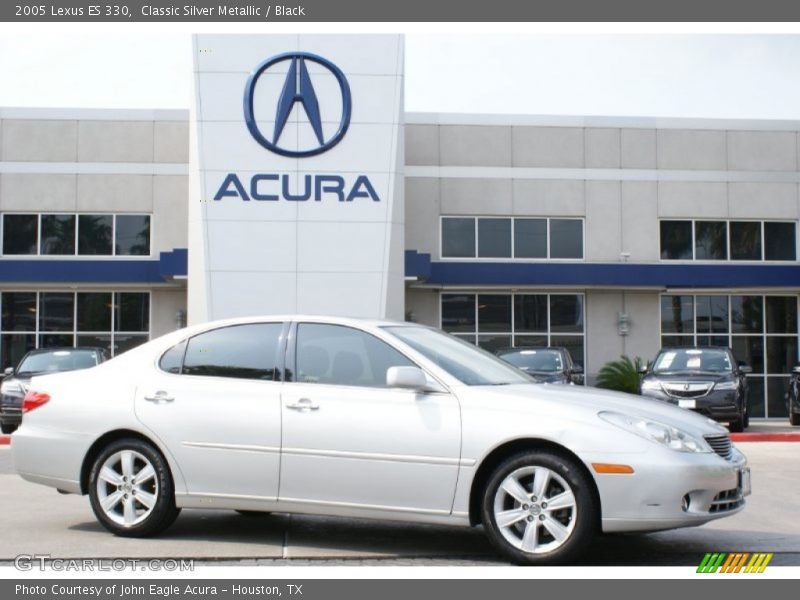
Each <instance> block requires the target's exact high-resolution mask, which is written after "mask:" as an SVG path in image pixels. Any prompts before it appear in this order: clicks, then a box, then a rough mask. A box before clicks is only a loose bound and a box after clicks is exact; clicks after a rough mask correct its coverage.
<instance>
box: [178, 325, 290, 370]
mask: <svg viewBox="0 0 800 600" xmlns="http://www.w3.org/2000/svg"><path fill="white" fill-rule="evenodd" d="M282 329H283V324H282V323H254V324H248V325H234V326H231V327H222V328H220V329H214V330H212V331H208V332H206V333H201V334H199V335H196V336H194V337H193V338H191V339H190V340H189V343H188V345H187V347H186V357H185V358H184V361H183V374H184V375H203V376H207V377H230V378H234V379H262V380H267V381H272V380H273V379H275V374H276V372H277V365H278V362H277V358H278V355H277V352H278V339H279V338H280V334H281V330H282Z"/></svg>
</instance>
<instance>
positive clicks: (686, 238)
mask: <svg viewBox="0 0 800 600" xmlns="http://www.w3.org/2000/svg"><path fill="white" fill-rule="evenodd" d="M661 258H663V259H666V260H691V258H692V222H691V221H661Z"/></svg>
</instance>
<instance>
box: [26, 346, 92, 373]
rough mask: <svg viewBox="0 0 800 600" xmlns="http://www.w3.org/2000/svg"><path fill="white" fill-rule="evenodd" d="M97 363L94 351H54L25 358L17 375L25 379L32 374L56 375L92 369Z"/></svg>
mask: <svg viewBox="0 0 800 600" xmlns="http://www.w3.org/2000/svg"><path fill="white" fill-rule="evenodd" d="M98 362H99V360H98V357H97V353H96V352H95V351H94V350H54V351H53V352H38V353H36V354H30V355H28V357H27V358H25V359H24V360H23V361H22V362H21V363H20V365H19V368H18V369H17V375H19V376H20V377H27V376H29V375H33V374H34V373H58V372H59V371H76V370H78V369H88V368H89V367H94V366H95V365H96V364H97V363H98Z"/></svg>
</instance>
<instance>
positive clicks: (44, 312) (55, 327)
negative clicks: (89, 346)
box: [39, 292, 75, 346]
mask: <svg viewBox="0 0 800 600" xmlns="http://www.w3.org/2000/svg"><path fill="white" fill-rule="evenodd" d="M74 324H75V294H73V293H71V292H68V293H64V292H43V293H41V294H40V296H39V331H72V330H73V329H74V328H75V327H74ZM51 345H52V344H51ZM71 345H72V344H70V346H71Z"/></svg>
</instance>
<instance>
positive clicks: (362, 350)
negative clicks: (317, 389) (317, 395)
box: [297, 323, 415, 387]
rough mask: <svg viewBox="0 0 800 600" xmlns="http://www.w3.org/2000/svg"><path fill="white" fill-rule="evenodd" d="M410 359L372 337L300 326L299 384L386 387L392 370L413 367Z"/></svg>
mask: <svg viewBox="0 0 800 600" xmlns="http://www.w3.org/2000/svg"><path fill="white" fill-rule="evenodd" d="M413 366H415V365H414V363H413V362H411V361H410V360H409V359H408V358H406V357H405V356H403V354H401V353H400V352H398V351H397V350H395V349H394V348H392V347H391V346H389V345H388V344H387V343H386V342H384V341H382V340H379V339H378V338H376V337H375V336H373V335H370V334H369V333H366V332H364V331H360V330H358V329H353V328H352V327H344V326H341V325H326V324H321V323H301V324H300V325H298V327H297V381H298V382H302V383H323V384H328V385H352V386H366V387H386V371H388V370H389V367H413Z"/></svg>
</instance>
